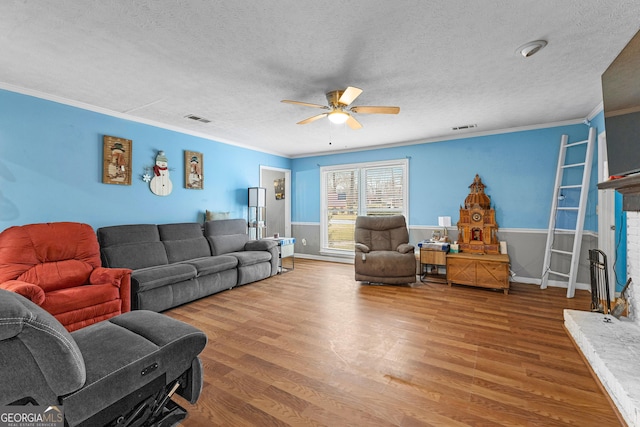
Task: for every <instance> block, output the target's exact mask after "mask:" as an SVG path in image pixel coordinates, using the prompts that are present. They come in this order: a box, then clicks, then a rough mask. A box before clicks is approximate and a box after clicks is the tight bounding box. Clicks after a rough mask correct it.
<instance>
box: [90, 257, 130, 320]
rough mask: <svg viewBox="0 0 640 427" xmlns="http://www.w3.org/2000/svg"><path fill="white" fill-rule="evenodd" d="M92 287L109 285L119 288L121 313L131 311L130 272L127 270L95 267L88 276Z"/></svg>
mask: <svg viewBox="0 0 640 427" xmlns="http://www.w3.org/2000/svg"><path fill="white" fill-rule="evenodd" d="M89 283H90V284H92V285H104V284H111V285H113V286H116V287H118V288H120V299H121V300H122V308H121V311H122V313H126V312H128V311H131V270H130V269H128V268H105V267H97V268H96V269H94V270H93V271H92V272H91V276H89Z"/></svg>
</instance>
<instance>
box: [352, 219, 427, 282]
mask: <svg viewBox="0 0 640 427" xmlns="http://www.w3.org/2000/svg"><path fill="white" fill-rule="evenodd" d="M414 249H415V248H414V246H413V245H411V244H409V231H408V229H407V223H406V220H405V218H404V216H403V215H394V216H359V217H357V218H356V229H355V252H356V254H355V259H354V264H355V273H356V275H355V276H356V280H358V281H361V282H372V283H386V284H391V285H400V284H406V283H413V282H415V281H416V257H415V253H414Z"/></svg>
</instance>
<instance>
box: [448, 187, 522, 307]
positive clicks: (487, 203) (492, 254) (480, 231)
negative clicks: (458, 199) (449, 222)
mask: <svg viewBox="0 0 640 427" xmlns="http://www.w3.org/2000/svg"><path fill="white" fill-rule="evenodd" d="M469 188H470V189H471V191H470V192H469V195H468V196H467V198H466V199H465V201H464V207H460V221H458V245H459V247H460V250H461V253H457V254H449V255H447V283H448V284H449V286H451V284H452V283H459V284H462V285H470V286H479V287H483V288H492V289H502V290H503V291H504V293H505V294H506V293H508V292H509V277H510V276H509V255H507V254H500V244H499V242H498V234H497V233H498V224H497V223H496V212H495V210H494V209H492V208H491V199H489V196H487V195H486V194H485V193H484V189H485V185H484V184H483V183H482V180H481V179H480V177H479V176H478V175H476V177H475V179H474V180H473V183H472V184H471V185H470V186H469Z"/></svg>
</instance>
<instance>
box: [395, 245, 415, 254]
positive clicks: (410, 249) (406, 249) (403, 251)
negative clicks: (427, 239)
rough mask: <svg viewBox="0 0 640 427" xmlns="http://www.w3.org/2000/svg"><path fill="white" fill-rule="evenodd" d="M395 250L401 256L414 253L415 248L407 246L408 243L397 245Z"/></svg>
mask: <svg viewBox="0 0 640 427" xmlns="http://www.w3.org/2000/svg"><path fill="white" fill-rule="evenodd" d="M396 250H397V251H398V252H400V253H401V254H408V253H409V252H414V251H415V247H414V246H413V245H410V244H408V243H402V244H400V245H398V247H397V249H396Z"/></svg>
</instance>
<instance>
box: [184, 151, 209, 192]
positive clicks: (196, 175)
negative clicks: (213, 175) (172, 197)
mask: <svg viewBox="0 0 640 427" xmlns="http://www.w3.org/2000/svg"><path fill="white" fill-rule="evenodd" d="M184 186H185V188H189V189H191V190H202V189H203V188H204V173H203V160H202V153H198V152H196V151H185V152H184Z"/></svg>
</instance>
